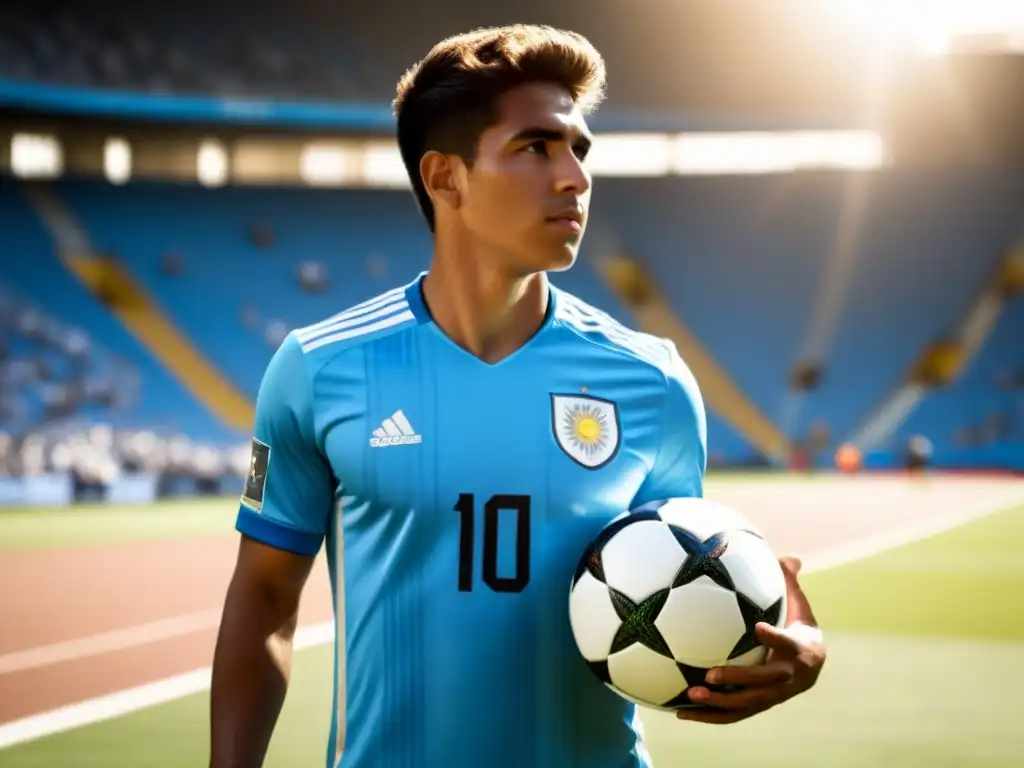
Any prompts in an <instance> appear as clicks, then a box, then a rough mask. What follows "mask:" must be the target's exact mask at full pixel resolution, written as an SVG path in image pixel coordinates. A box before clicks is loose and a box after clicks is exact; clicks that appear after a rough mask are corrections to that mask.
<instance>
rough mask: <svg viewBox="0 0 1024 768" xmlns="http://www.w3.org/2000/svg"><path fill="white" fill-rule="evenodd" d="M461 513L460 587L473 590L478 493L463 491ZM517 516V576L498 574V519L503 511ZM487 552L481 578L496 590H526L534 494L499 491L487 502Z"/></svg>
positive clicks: (463, 590) (485, 522) (528, 581)
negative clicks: (499, 492) (531, 506)
mask: <svg viewBox="0 0 1024 768" xmlns="http://www.w3.org/2000/svg"><path fill="white" fill-rule="evenodd" d="M455 511H456V512H458V513H459V518H460V532H459V591H460V592H472V591H473V582H474V581H475V579H474V576H473V562H474V556H473V555H474V552H475V551H476V529H477V526H476V519H477V507H476V497H475V496H474V495H473V494H472V493H463V494H460V495H459V500H458V501H457V502H456V503H455ZM508 514H514V515H515V516H516V540H515V561H516V570H515V575H513V576H499V575H498V522H499V520H500V516H501V515H508ZM483 523H484V525H483V540H484V541H483V544H484V556H483V562H482V573H481V578H482V580H483V582H484V584H486V585H487V586H488V587H490V588H491V589H492V590H493V591H495V592H513V593H514V592H522V591H523V590H524V589H526V585H527V584H529V583H530V497H529V496H519V495H515V494H496V495H494V496H491V498H489V499H488V500H487V501H486V502H484V505H483Z"/></svg>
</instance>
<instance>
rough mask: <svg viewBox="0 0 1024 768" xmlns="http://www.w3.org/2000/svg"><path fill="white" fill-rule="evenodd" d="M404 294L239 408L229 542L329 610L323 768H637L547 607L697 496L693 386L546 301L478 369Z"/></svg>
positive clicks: (604, 319)
mask: <svg viewBox="0 0 1024 768" xmlns="http://www.w3.org/2000/svg"><path fill="white" fill-rule="evenodd" d="M422 278H423V275H420V276H419V277H418V278H417V279H416V280H415V281H413V282H412V283H411V284H410V285H408V286H404V287H401V288H397V289H395V290H393V291H391V292H389V293H385V294H383V295H382V296H380V297H378V298H376V299H373V300H371V301H368V302H365V303H363V304H360V305H358V306H355V307H353V308H351V309H349V310H347V311H345V312H342V313H341V314H339V315H336V316H334V317H332V318H329V319H327V320H324V321H323V322H321V323H317V324H316V325H312V326H309V327H308V328H304V329H301V330H298V331H294V332H292V333H291V335H289V337H288V339H287V340H286V341H285V342H284V344H283V345H282V346H281V347H280V349H279V350H278V351H277V352H276V354H275V355H274V358H273V360H272V361H271V363H270V365H269V366H268V368H267V371H266V374H265V377H264V380H263V383H262V385H261V388H260V392H259V397H258V402H257V409H256V427H255V440H254V442H253V446H254V452H253V456H254V458H253V472H252V473H251V476H250V481H249V482H248V483H247V486H246V490H245V492H244V493H243V501H242V506H241V509H240V510H239V515H238V521H237V527H238V530H239V531H241V532H242V533H243V534H245V535H247V536H250V537H252V538H254V539H258V540H260V541H262V542H265V543H267V544H269V545H271V546H275V547H280V548H282V549H286V550H289V551H292V552H297V553H301V554H306V555H312V554H314V553H316V552H317V551H318V550H319V548H320V546H321V544H322V543H323V542H324V541H325V539H326V547H327V556H328V563H329V565H330V574H331V581H332V584H333V586H334V595H335V601H336V605H335V608H336V628H337V639H336V646H335V648H336V671H335V679H334V717H333V728H332V731H331V737H330V744H329V746H328V754H327V764H328V766H331V767H332V768H334V767H335V766H341V767H342V768H420V767H421V766H424V767H427V768H433V767H434V766H437V768H571V767H572V766H579V768H637V767H640V766H644V767H646V766H649V765H650V759H649V758H648V757H647V753H646V751H645V749H644V747H643V743H642V736H641V733H640V729H639V723H638V721H636V720H635V719H634V707H633V705H631V704H629V703H627V702H626V701H625V700H623V699H621V698H620V697H618V696H617V695H616V694H614V693H612V692H611V691H609V690H608V689H607V688H605V687H604V686H603V685H602V684H601V683H600V681H598V679H597V678H596V677H595V676H594V675H593V674H592V673H591V671H590V669H589V668H588V667H587V664H586V663H585V662H584V660H583V659H582V657H581V656H580V654H579V652H578V651H577V649H576V646H575V643H574V641H573V637H572V631H571V629H570V626H569V615H568V593H569V585H570V583H571V580H572V576H573V572H574V571H575V568H576V565H577V562H578V559H579V557H580V555H581V553H582V552H583V550H584V548H585V547H586V545H587V544H588V543H589V542H590V540H591V539H592V538H593V537H594V536H595V535H596V534H597V533H598V531H600V529H601V528H602V527H603V526H604V525H605V524H606V523H607V522H608V521H610V520H611V519H612V518H613V517H615V516H616V515H618V514H620V513H621V512H622V511H623V510H625V509H629V508H635V507H637V506H640V505H642V504H645V503H647V502H650V501H655V500H659V499H663V498H667V497H671V496H700V495H702V493H703V474H704V467H705V453H706V447H705V446H706V429H705V414H704V406H703V403H702V400H701V396H700V393H699V391H698V389H697V385H696V383H695V381H694V379H693V377H692V375H691V374H690V371H689V370H688V369H687V367H686V366H685V365H684V363H683V361H682V360H681V359H680V357H679V355H678V354H677V352H676V350H675V347H674V346H673V345H672V344H671V343H669V342H667V341H665V340H663V339H658V338H654V337H652V336H647V335H645V334H641V333H638V332H634V331H631V330H628V329H626V328H624V327H623V326H621V325H620V324H618V323H617V322H615V321H614V320H613V319H612V318H610V317H609V316H608V315H606V314H604V313H603V312H600V311H598V310H596V309H594V308H592V307H590V306H589V305H587V304H586V303H584V302H582V301H580V300H579V299H577V298H575V297H574V296H572V295H570V294H568V293H565V292H563V291H560V290H558V289H555V288H552V289H551V299H550V303H549V309H548V313H547V317H546V319H545V322H544V325H543V327H542V328H541V330H540V331H539V332H538V333H537V334H536V335H535V336H534V337H533V338H532V339H531V340H530V341H529V342H528V343H527V344H526V345H525V346H523V347H522V348H521V349H520V350H518V351H517V352H516V353H514V354H513V355H511V356H510V357H508V358H506V359H505V360H502V361H501V362H499V363H497V364H488V363H485V362H483V361H481V360H479V359H478V358H476V357H474V356H473V355H471V354H470V353H468V352H466V351H465V350H463V349H462V348H460V347H458V346H457V345H456V344H454V343H453V342H452V341H451V340H450V339H449V338H448V337H447V336H446V335H445V334H444V333H443V332H442V331H441V330H440V329H439V328H438V327H437V326H436V325H435V324H434V323H433V322H432V320H431V317H430V315H429V313H428V312H427V309H426V306H425V304H424V302H423V299H422V292H421V282H422Z"/></svg>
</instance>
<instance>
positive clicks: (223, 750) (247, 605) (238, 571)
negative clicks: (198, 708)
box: [210, 536, 314, 768]
mask: <svg viewBox="0 0 1024 768" xmlns="http://www.w3.org/2000/svg"><path fill="white" fill-rule="evenodd" d="M313 562H314V558H313V557H309V556H305V555H296V554H293V553H291V552H285V551H283V550H279V549H275V548H273V547H269V546H267V545H265V544H262V543H260V542H258V541H256V540H254V539H250V538H248V537H245V536H243V537H242V540H241V543H240V545H239V548H238V558H237V561H236V563H235V572H234V575H233V576H232V578H231V583H230V585H229V586H228V592H227V597H226V598H225V601H224V612H223V615H222V617H221V625H220V633H219V634H218V636H217V647H216V650H215V651H214V657H213V684H212V688H211V694H210V695H211V702H210V718H211V733H210V738H211V751H210V766H211V768H241V767H242V766H259V765H262V764H263V759H264V756H265V754H266V751H267V745H268V744H269V743H270V736H271V734H272V733H273V730H274V726H275V725H276V723H277V718H278V715H279V714H280V711H281V705H282V704H283V703H284V697H285V691H286V690H287V687H288V680H289V677H290V675H291V666H292V637H293V636H294V634H295V627H296V623H297V622H298V611H299V598H300V596H301V594H302V589H303V587H304V586H305V583H306V579H307V577H308V576H309V572H310V570H311V568H312V566H313Z"/></svg>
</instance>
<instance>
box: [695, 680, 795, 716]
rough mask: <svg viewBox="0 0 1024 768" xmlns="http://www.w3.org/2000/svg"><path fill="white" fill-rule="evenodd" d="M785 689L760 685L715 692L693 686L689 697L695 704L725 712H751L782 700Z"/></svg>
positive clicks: (780, 686)
mask: <svg viewBox="0 0 1024 768" xmlns="http://www.w3.org/2000/svg"><path fill="white" fill-rule="evenodd" d="M785 696H786V691H785V690H784V688H783V687H782V685H778V684H777V685H772V686H761V687H758V688H750V689H747V690H743V691H735V692H733V693H716V692H715V691H711V690H708V689H707V688H695V689H694V690H693V692H692V693H691V694H690V699H691V701H693V702H694V703H696V704H700V705H701V706H705V707H714V708H715V709H719V710H723V711H726V712H735V711H740V710H742V711H744V712H747V713H749V712H753V711H754V710H760V709H764V708H766V707H767V706H768V705H769V704H771V703H773V702H776V701H782V700H783V699H784V698H785Z"/></svg>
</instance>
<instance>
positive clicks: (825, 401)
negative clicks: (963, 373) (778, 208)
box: [792, 170, 1024, 441]
mask: <svg viewBox="0 0 1024 768" xmlns="http://www.w3.org/2000/svg"><path fill="white" fill-rule="evenodd" d="M864 195H865V201H866V202H865V204H864V206H863V208H862V209H861V215H860V217H859V220H858V221H857V223H856V231H857V233H858V234H857V235H856V238H857V242H856V245H855V246H854V248H855V250H854V257H855V260H854V263H853V265H852V269H851V273H850V275H849V279H848V282H847V283H846V285H845V286H844V290H843V296H842V309H841V312H839V314H838V316H837V322H836V325H835V332H834V336H833V337H832V338H831V340H830V345H829V347H828V351H829V354H828V356H827V358H825V366H826V367H825V375H824V377H823V379H822V382H821V385H820V386H819V388H818V389H817V390H815V391H812V392H810V393H808V394H807V396H806V397H805V399H804V402H803V404H802V407H801V410H800V413H799V420H798V421H797V422H796V423H795V424H794V426H793V427H792V428H793V429H794V431H795V432H796V433H798V434H799V433H801V432H802V431H804V430H806V429H807V428H808V426H809V424H810V423H811V422H813V421H814V420H815V419H824V420H826V421H827V423H828V424H829V427H830V430H831V432H832V433H833V435H835V436H836V438H837V439H838V440H839V441H842V440H844V439H849V437H850V435H851V432H852V431H853V430H854V429H856V427H857V426H858V425H859V424H860V423H861V422H862V420H864V419H866V418H867V417H868V415H869V413H870V412H871V409H873V408H874V407H876V406H877V405H878V404H879V402H880V401H881V400H882V399H883V398H884V397H885V396H886V395H888V394H889V393H890V392H891V391H892V390H893V389H894V388H895V387H896V386H898V385H899V384H900V382H901V380H902V378H903V377H904V376H905V375H906V373H907V371H908V369H909V368H910V366H911V365H912V364H913V362H914V360H915V358H916V357H917V356H918V354H919V353H920V352H921V350H922V349H923V348H924V347H926V346H927V345H928V344H930V343H932V342H933V341H935V340H936V339H938V338H940V337H941V336H942V335H943V334H945V333H948V332H949V331H951V330H952V327H953V325H954V324H955V323H956V322H958V321H959V319H960V318H961V316H962V315H963V313H964V311H965V310H966V308H967V307H968V306H969V304H970V303H971V302H973V301H974V300H975V299H976V298H977V296H978V293H979V291H980V290H981V289H982V287H983V285H984V284H985V282H986V281H987V280H988V279H989V277H990V274H991V272H992V269H993V267H994V266H995V265H996V264H997V263H998V261H999V260H1000V258H1001V257H1002V254H1003V252H1004V249H1005V248H1006V247H1007V245H1008V244H1009V243H1010V242H1011V241H1012V240H1013V238H1014V237H1015V236H1016V234H1017V232H1018V229H1019V226H1020V215H1021V208H1020V202H1019V201H1020V200H1022V199H1024V187H1022V183H1021V178H1020V176H1019V174H1015V173H1000V172H997V171H986V172H977V173H972V172H968V171H964V170H960V171H957V172H956V173H955V174H951V173H950V172H949V171H910V172H906V173H901V174H886V175H885V177H884V178H877V179H873V180H871V181H869V182H868V183H867V184H866V189H865V190H864ZM802 221H803V219H802ZM807 321H808V323H815V322H817V321H816V319H815V318H814V317H813V315H812V316H809V317H808V320H807Z"/></svg>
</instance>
